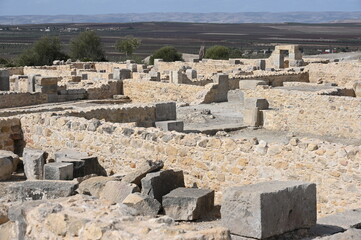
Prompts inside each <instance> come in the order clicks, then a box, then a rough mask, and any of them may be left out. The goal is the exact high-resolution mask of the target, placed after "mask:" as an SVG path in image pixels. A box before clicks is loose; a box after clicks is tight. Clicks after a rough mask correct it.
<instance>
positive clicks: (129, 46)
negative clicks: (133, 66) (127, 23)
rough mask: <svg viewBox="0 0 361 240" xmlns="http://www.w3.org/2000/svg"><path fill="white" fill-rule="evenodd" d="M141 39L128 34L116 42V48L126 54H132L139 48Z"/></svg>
mask: <svg viewBox="0 0 361 240" xmlns="http://www.w3.org/2000/svg"><path fill="white" fill-rule="evenodd" d="M140 44H141V41H140V40H139V39H137V38H134V37H133V36H131V35H128V36H126V37H125V38H124V39H120V40H118V41H117V42H116V44H115V48H116V49H117V50H118V51H119V52H122V53H125V56H126V57H128V56H131V55H132V54H133V52H134V51H135V50H136V49H137V48H139V46H140Z"/></svg>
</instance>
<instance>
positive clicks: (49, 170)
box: [44, 162, 74, 180]
mask: <svg viewBox="0 0 361 240" xmlns="http://www.w3.org/2000/svg"><path fill="white" fill-rule="evenodd" d="M73 172H74V167H73V164H72V163H62V162H53V163H48V164H45V165H44V179H47V180H73Z"/></svg>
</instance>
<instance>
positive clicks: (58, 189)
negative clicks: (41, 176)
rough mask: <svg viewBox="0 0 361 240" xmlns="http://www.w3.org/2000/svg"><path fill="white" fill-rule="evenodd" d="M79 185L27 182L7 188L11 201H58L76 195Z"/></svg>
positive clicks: (64, 182)
mask: <svg viewBox="0 0 361 240" xmlns="http://www.w3.org/2000/svg"><path fill="white" fill-rule="evenodd" d="M77 187H78V183H77V182H75V181H48V180H39V181H25V182H19V183H14V184H12V185H10V186H9V187H8V188H7V195H8V196H7V197H8V198H9V200H10V201H28V200H43V199H56V198H60V197H69V196H72V195H75V194H76V192H75V190H76V189H77Z"/></svg>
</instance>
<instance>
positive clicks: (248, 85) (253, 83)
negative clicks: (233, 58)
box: [239, 80, 268, 90]
mask: <svg viewBox="0 0 361 240" xmlns="http://www.w3.org/2000/svg"><path fill="white" fill-rule="evenodd" d="M266 85H268V81H267V80H240V81H239V89H241V90H247V89H256V88H257V86H266Z"/></svg>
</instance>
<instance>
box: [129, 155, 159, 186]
mask: <svg viewBox="0 0 361 240" xmlns="http://www.w3.org/2000/svg"><path fill="white" fill-rule="evenodd" d="M163 166H164V163H163V161H156V162H153V161H150V160H147V161H145V162H143V163H142V164H141V165H140V166H139V167H137V168H136V169H135V171H133V172H131V173H128V174H127V175H125V176H124V178H122V182H127V183H134V184H137V185H138V186H139V187H140V186H141V180H142V178H144V177H145V176H146V175H147V173H151V172H156V171H159V170H161V169H162V168H163Z"/></svg>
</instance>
